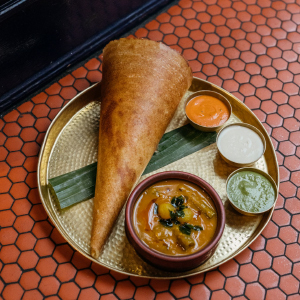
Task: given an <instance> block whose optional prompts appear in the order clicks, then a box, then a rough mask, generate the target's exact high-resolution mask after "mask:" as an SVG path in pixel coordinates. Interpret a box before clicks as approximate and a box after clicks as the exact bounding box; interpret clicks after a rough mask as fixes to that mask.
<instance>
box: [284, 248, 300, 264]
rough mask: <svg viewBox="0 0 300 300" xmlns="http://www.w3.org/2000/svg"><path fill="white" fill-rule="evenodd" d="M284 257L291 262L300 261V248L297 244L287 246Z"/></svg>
mask: <svg viewBox="0 0 300 300" xmlns="http://www.w3.org/2000/svg"><path fill="white" fill-rule="evenodd" d="M285 255H286V256H287V257H288V258H289V259H290V260H291V261H293V262H298V261H300V246H299V245H298V244H289V245H287V246H286V252H285Z"/></svg>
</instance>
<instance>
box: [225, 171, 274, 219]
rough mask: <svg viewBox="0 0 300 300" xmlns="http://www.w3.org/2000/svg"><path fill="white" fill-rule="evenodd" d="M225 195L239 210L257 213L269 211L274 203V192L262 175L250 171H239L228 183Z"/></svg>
mask: <svg viewBox="0 0 300 300" xmlns="http://www.w3.org/2000/svg"><path fill="white" fill-rule="evenodd" d="M227 194H228V197H229V199H230V200H231V202H233V204H235V205H236V206H237V207H238V208H239V209H241V210H243V211H246V212H250V213H259V212H263V211H266V210H268V209H270V208H271V207H272V206H273V204H274V202H275V200H276V199H275V190H274V188H273V185H272V184H271V182H270V181H269V180H268V179H267V178H266V177H264V176H263V175H261V174H259V173H256V172H252V171H241V172H238V173H236V174H234V175H233V176H232V177H231V178H230V179H229V181H228V184H227Z"/></svg>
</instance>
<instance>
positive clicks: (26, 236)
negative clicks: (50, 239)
mask: <svg viewBox="0 0 300 300" xmlns="http://www.w3.org/2000/svg"><path fill="white" fill-rule="evenodd" d="M35 243H36V238H35V237H34V236H33V235H32V233H30V232H28V233H22V234H20V235H19V237H18V239H17V242H16V245H17V247H18V248H19V249H20V250H21V251H26V250H32V249H33V248H34V245H35Z"/></svg>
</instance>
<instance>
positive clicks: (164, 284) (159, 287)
mask: <svg viewBox="0 0 300 300" xmlns="http://www.w3.org/2000/svg"><path fill="white" fill-rule="evenodd" d="M150 286H151V287H152V288H153V289H154V290H155V291H156V292H164V291H167V290H168V289H169V286H170V281H169V280H158V279H151V280H150Z"/></svg>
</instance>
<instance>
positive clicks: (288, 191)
mask: <svg viewBox="0 0 300 300" xmlns="http://www.w3.org/2000/svg"><path fill="white" fill-rule="evenodd" d="M279 191H280V193H281V194H282V195H283V196H284V197H287V198H288V197H294V196H295V195H296V191H297V188H296V186H295V185H293V184H292V183H291V182H289V181H286V182H282V183H281V184H280V186H279Z"/></svg>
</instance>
